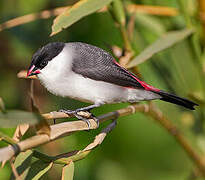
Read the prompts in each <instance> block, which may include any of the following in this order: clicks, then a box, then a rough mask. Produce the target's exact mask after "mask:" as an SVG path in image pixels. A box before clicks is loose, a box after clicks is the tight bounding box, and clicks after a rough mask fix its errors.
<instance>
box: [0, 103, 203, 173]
mask: <svg viewBox="0 0 205 180" xmlns="http://www.w3.org/2000/svg"><path fill="white" fill-rule="evenodd" d="M135 112H142V113H144V114H147V115H149V116H151V117H152V118H153V119H155V120H156V121H157V122H158V123H160V124H161V125H162V126H163V127H164V128H165V129H166V130H167V131H168V132H169V133H170V134H171V135H172V136H173V137H174V138H175V139H176V140H177V142H178V143H179V144H180V145H181V146H182V147H183V149H184V150H185V152H186V153H187V155H188V156H189V157H190V158H191V159H192V160H193V162H194V163H195V164H196V165H197V167H198V168H199V170H200V172H201V174H203V175H204V176H205V165H204V162H203V161H202V159H201V158H200V156H199V155H198V154H197V153H196V152H195V150H194V149H193V148H192V147H191V145H190V144H189V143H188V141H187V140H186V139H185V138H184V136H183V135H182V134H181V133H180V132H179V131H178V129H177V128H176V126H174V125H173V124H172V123H171V121H169V120H168V119H167V118H166V117H165V116H164V115H163V114H162V112H161V111H159V110H158V109H156V108H155V106H153V105H144V104H140V105H132V106H128V107H126V108H123V109H119V110H117V111H114V112H110V113H107V114H104V115H101V116H98V117H97V118H98V119H99V121H100V123H102V122H104V121H107V120H111V119H116V118H117V117H122V116H127V115H130V114H133V113H135ZM43 116H44V117H45V118H46V119H53V118H54V119H58V118H68V115H67V114H64V113H61V112H56V113H47V114H43ZM90 124H91V127H90V129H96V128H97V124H96V122H95V121H94V120H93V119H90ZM83 130H88V127H87V124H86V123H85V122H83V121H72V122H64V123H60V124H56V125H52V126H51V135H50V137H49V136H48V135H46V134H41V135H36V136H33V137H31V138H28V139H26V140H24V141H21V142H19V143H17V144H18V146H19V148H20V151H26V150H27V149H31V148H34V147H37V146H39V145H42V144H45V143H48V142H50V141H53V140H55V139H59V138H61V137H63V136H65V135H67V136H68V135H70V134H72V133H74V132H77V131H83ZM14 155H15V152H14V150H13V148H12V146H8V147H5V148H2V149H0V160H1V161H2V160H5V159H6V158H7V159H10V158H11V157H12V156H14Z"/></svg>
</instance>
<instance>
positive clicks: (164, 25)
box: [0, 0, 205, 180]
mask: <svg viewBox="0 0 205 180" xmlns="http://www.w3.org/2000/svg"><path fill="white" fill-rule="evenodd" d="M73 3H74V1H67V0H61V1H48V0H44V1H42V0H26V1H25V0H19V1H6V0H2V1H0V23H3V22H5V21H7V20H9V19H12V18H14V17H18V16H21V15H25V14H29V13H33V12H39V11H41V10H44V9H52V8H56V7H60V6H65V5H68V4H73ZM132 3H137V4H145V5H158V6H169V7H176V8H179V3H178V2H177V0H172V1H170V0H141V1H140V0H135V1H134V0H133V1H132ZM186 8H187V10H188V13H189V15H190V16H193V15H194V13H195V11H196V10H197V9H196V6H195V1H194V0H193V1H192V0H187V1H186ZM53 19H54V18H50V19H48V20H36V21H34V22H31V23H28V24H25V25H22V26H18V27H15V28H11V29H8V30H5V31H2V32H0V97H2V98H3V100H4V102H5V104H6V108H7V109H23V110H29V104H30V103H29V93H28V92H29V80H22V79H18V78H17V76H16V74H17V73H18V72H19V71H20V70H22V69H26V68H27V67H28V66H29V64H30V59H31V56H32V54H33V53H34V52H35V51H36V50H37V49H38V48H39V47H40V46H42V45H45V44H46V43H48V42H51V41H63V42H70V41H81V42H86V43H90V44H93V45H96V46H98V47H102V48H104V49H106V50H109V49H108V48H107V46H106V44H109V45H118V46H120V47H123V40H122V37H121V34H120V31H119V29H118V28H117V27H116V26H115V24H114V21H113V19H112V17H111V15H110V14H109V13H108V12H105V13H94V14H92V15H89V16H87V17H85V18H83V19H82V20H80V21H79V22H77V23H75V24H74V25H72V26H71V27H69V28H68V29H66V30H64V31H62V32H60V33H59V34H57V35H55V36H53V37H49V34H50V33H51V25H52V22H53ZM135 23H136V24H135V29H134V37H133V41H132V45H133V47H134V49H135V50H136V54H137V53H140V52H141V51H142V50H143V49H144V48H145V47H146V46H148V45H149V44H151V43H153V42H154V41H155V40H157V39H158V38H159V37H160V36H161V35H162V34H163V33H164V32H167V31H170V30H178V29H182V28H184V27H185V26H186V22H185V20H184V18H183V16H182V15H179V16H176V17H160V16H149V15H139V16H137V18H136V20H135ZM196 31H198V32H199V34H200V32H201V29H200V28H199V27H198V24H197V23H196ZM200 38H201V37H200ZM194 61H196V57H195V56H194V55H193V51H192V47H191V46H190V43H189V39H186V40H184V41H182V42H180V43H178V44H177V45H175V46H174V47H172V48H169V49H167V50H165V51H163V52H161V53H159V54H157V55H155V56H154V57H153V58H151V59H150V60H149V61H146V62H145V63H143V64H141V65H139V69H140V72H141V73H142V75H143V77H144V80H145V81H147V82H148V83H150V84H152V85H154V86H155V87H158V88H160V89H164V90H167V91H169V92H173V93H176V94H178V95H180V96H184V97H186V96H187V95H188V94H189V93H191V92H199V90H200V88H201V85H200V80H199V75H198V72H197V71H198V69H197V67H196V66H195V64H194ZM35 96H36V98H37V102H38V104H39V105H40V107H41V111H42V112H49V111H54V110H57V109H60V108H63V107H64V108H65V107H66V108H68V109H69V108H70V109H75V108H77V107H82V106H84V105H85V104H83V103H80V102H78V101H75V100H70V99H63V98H60V97H55V96H54V95H51V94H50V93H48V92H47V91H46V90H45V89H44V88H43V87H42V86H41V85H40V84H39V83H38V82H35ZM156 104H157V105H158V106H159V108H160V109H161V110H162V111H163V113H164V114H165V115H166V116H167V117H169V118H170V119H171V121H172V122H173V123H174V124H176V125H177V126H178V127H179V129H180V131H182V133H184V134H185V136H186V137H187V138H188V139H189V141H190V142H191V144H192V146H193V147H194V149H196V150H199V149H200V151H203V150H204V149H205V147H204V143H205V137H204V133H203V131H204V122H203V116H202V114H200V113H199V112H195V118H194V119H193V114H194V113H192V112H190V111H187V110H185V109H183V108H181V107H178V106H175V105H171V104H168V103H165V102H158V101H156ZM126 105H127V104H117V105H105V106H103V107H101V108H99V109H96V110H95V111H94V112H95V114H102V113H105V112H109V111H112V110H116V109H119V108H122V107H126ZM1 131H3V132H6V133H7V134H9V135H10V136H12V134H13V132H14V129H1ZM97 132H99V130H95V131H90V132H79V133H75V134H74V135H72V136H69V137H66V138H63V139H60V140H57V141H55V142H52V143H50V144H48V145H44V146H42V147H40V148H38V149H40V150H41V151H42V152H44V153H46V154H49V155H57V154H59V153H63V152H68V151H71V150H74V149H82V148H83V147H85V146H86V145H87V144H88V143H89V142H91V141H92V140H93V137H94V136H95V134H97ZM0 146H5V144H4V143H2V142H0ZM193 169H194V165H193V163H192V162H191V160H190V159H189V158H188V156H187V155H186V154H185V152H184V150H183V149H182V148H181V147H180V146H179V145H178V144H177V143H176V141H175V140H174V138H173V137H172V136H170V134H168V133H167V132H166V131H165V129H163V128H161V127H160V126H159V124H157V123H155V122H154V121H153V120H152V119H151V118H149V117H146V116H144V115H142V114H139V113H137V114H135V115H130V116H127V117H124V118H120V119H119V121H118V125H117V127H116V128H115V129H114V131H112V132H111V133H110V134H109V135H108V136H107V137H106V139H105V141H104V142H103V144H102V145H101V146H100V147H98V148H97V149H95V150H94V151H93V152H92V153H91V154H89V156H88V157H86V158H85V159H84V160H81V161H78V162H76V163H75V175H74V179H76V180H80V179H83V180H88V179H89V180H90V179H96V180H108V179H112V180H115V179H116V180H125V179H146V180H164V179H166V180H178V179H179V180H181V179H188V177H190V175H191V174H192V172H193ZM61 170H62V167H61V166H60V165H57V166H55V167H54V168H52V170H51V171H49V173H48V174H46V176H44V178H43V179H59V178H60V176H61ZM10 174H11V168H10V167H9V165H8V164H7V165H6V166H5V168H3V169H0V176H1V179H9V177H10Z"/></svg>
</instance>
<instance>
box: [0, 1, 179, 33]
mask: <svg viewBox="0 0 205 180" xmlns="http://www.w3.org/2000/svg"><path fill="white" fill-rule="evenodd" d="M67 8H70V6H65V7H59V8H55V9H52V10H44V11H41V12H39V13H32V14H28V15H24V16H20V17H17V18H14V19H11V20H8V21H6V22H4V23H2V24H0V32H1V31H3V30H5V29H9V28H13V27H16V26H19V25H22V24H26V23H29V22H32V21H35V20H38V19H48V18H50V17H52V16H58V15H60V14H61V13H62V12H64V11H65V10H66V9H67ZM105 11H107V8H103V9H101V10H99V11H98V12H105ZM127 11H128V12H129V13H133V12H136V13H145V14H151V15H160V16H176V15H178V10H177V9H175V8H170V7H161V6H144V5H134V4H130V5H127Z"/></svg>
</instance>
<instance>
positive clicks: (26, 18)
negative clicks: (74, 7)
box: [0, 7, 69, 31]
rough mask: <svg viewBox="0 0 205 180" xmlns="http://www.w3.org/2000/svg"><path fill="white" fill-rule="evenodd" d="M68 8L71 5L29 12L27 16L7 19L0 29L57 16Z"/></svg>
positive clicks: (0, 25)
mask: <svg viewBox="0 0 205 180" xmlns="http://www.w3.org/2000/svg"><path fill="white" fill-rule="evenodd" d="M67 8H69V7H60V8H55V9H52V10H45V11H41V12H39V13H32V14H28V15H25V16H20V17H17V18H14V19H11V20H9V21H6V22H4V23H2V24H0V31H2V30H4V29H9V28H12V27H15V26H19V25H22V24H26V23H29V22H32V21H35V20H37V19H47V18H50V17H52V16H57V15H59V14H61V13H62V12H63V11H65V10H66V9H67Z"/></svg>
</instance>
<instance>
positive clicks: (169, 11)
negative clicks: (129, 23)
mask: <svg viewBox="0 0 205 180" xmlns="http://www.w3.org/2000/svg"><path fill="white" fill-rule="evenodd" d="M126 8H127V11H128V12H129V13H133V12H136V13H145V14H151V15H158V16H177V15H178V14H179V12H178V10H177V9H176V8H171V7H165V6H146V5H137V4H130V5H128V6H127V7H126Z"/></svg>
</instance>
